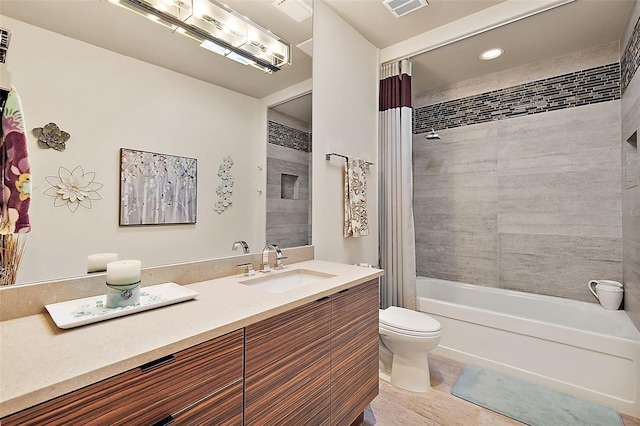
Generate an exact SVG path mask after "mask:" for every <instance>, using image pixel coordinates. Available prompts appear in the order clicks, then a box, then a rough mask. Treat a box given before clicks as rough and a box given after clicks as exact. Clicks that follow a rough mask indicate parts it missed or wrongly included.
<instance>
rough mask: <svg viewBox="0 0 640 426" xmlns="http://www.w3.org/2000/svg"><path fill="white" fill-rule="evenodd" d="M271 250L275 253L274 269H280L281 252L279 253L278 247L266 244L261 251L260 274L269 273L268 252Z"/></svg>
mask: <svg viewBox="0 0 640 426" xmlns="http://www.w3.org/2000/svg"><path fill="white" fill-rule="evenodd" d="M271 250H273V251H274V252H275V253H276V268H277V269H280V268H282V251H280V247H278V246H277V245H275V244H267V245H266V246H264V248H263V249H262V272H271V266H269V251H271Z"/></svg>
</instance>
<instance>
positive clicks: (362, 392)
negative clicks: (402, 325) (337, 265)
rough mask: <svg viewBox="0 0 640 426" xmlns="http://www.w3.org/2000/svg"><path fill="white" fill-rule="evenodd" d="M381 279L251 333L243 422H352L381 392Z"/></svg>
mask: <svg viewBox="0 0 640 426" xmlns="http://www.w3.org/2000/svg"><path fill="white" fill-rule="evenodd" d="M378 307H379V299H378V280H377V279H376V280H372V281H369V282H367V283H364V284H361V285H358V286H356V287H353V288H350V289H348V290H344V291H341V292H339V293H337V294H334V295H332V296H331V297H325V298H323V299H320V300H318V301H316V302H312V303H310V304H307V305H304V306H301V307H299V308H296V309H293V310H291V311H288V312H285V313H283V314H280V315H277V316H275V317H272V318H269V319H267V320H265V321H261V322H259V323H257V324H254V325H251V326H248V327H247V328H246V341H245V345H246V352H245V424H246V425H248V426H249V425H274V424H286V425H314V426H317V425H335V426H346V425H349V424H351V423H352V422H353V421H354V420H355V419H356V418H357V417H358V416H359V415H360V414H361V413H362V412H363V411H364V409H365V408H366V407H367V406H368V405H369V403H371V401H372V400H373V399H374V398H375V397H376V395H377V394H378Z"/></svg>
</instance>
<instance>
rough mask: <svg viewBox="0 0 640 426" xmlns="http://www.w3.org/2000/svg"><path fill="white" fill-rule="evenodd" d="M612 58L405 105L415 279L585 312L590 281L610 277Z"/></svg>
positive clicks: (615, 203) (614, 244) (614, 240)
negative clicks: (410, 118) (522, 295)
mask: <svg viewBox="0 0 640 426" xmlns="http://www.w3.org/2000/svg"><path fill="white" fill-rule="evenodd" d="M618 59H619V52H618V45H617V43H615V44H611V45H606V46H598V47H595V48H591V49H588V50H585V51H581V52H575V53H573V54H571V55H566V56H564V57H558V58H553V59H550V60H546V61H541V62H536V63H534V64H528V65H527V66H526V67H522V68H519V69H512V70H509V71H504V72H501V73H497V74H492V75H488V76H485V77H484V78H482V79H474V81H473V84H469V82H463V83H460V84H459V85H456V87H447V88H443V89H441V90H439V91H438V92H437V93H427V94H422V95H418V96H416V99H415V100H414V106H415V111H416V112H415V122H414V129H415V132H416V133H415V134H414V138H413V147H414V148H413V150H414V214H415V221H416V253H417V269H418V274H419V275H425V276H430V277H436V278H442V279H449V280H456V281H462V282H467V283H472V284H480V285H485V286H491V287H500V288H506V289H514V290H520V291H527V292H532V293H540V294H548V295H554V296H560V297H566V298H571V299H576V300H584V301H590V302H595V301H596V300H595V298H594V297H593V296H592V295H591V293H590V292H589V290H588V289H587V282H588V281H589V280H590V279H596V278H608V279H614V280H619V281H620V280H621V279H622V227H621V221H622V220H621V217H620V214H619V212H620V211H621V208H622V203H621V187H620V179H621V158H620V140H621V136H620V100H619V98H620V86H619V84H620V80H619V78H620V77H619V72H618V71H617V70H619V65H618V63H617V61H618ZM474 91H475V93H474ZM434 100H436V102H434ZM434 104H435V105H434ZM454 105H456V106H455V107H454ZM487 105H490V109H491V111H489V112H488V113H487V111H484V109H485V106H487ZM456 108H458V111H456V110H455V109H456ZM428 111H431V112H430V113H428ZM443 111H448V113H447V114H444V115H443ZM447 115H448V116H449V118H451V120H448V119H447V118H448V117H447ZM483 117H489V118H488V119H484V118H483ZM431 121H433V124H432V123H431ZM443 123H448V125H442V124H443ZM431 126H434V127H435V128H436V130H438V133H439V134H440V136H441V138H442V139H441V140H436V141H427V140H426V139H425V138H424V133H423V132H425V131H427V130H429V129H430V128H431ZM447 127H449V128H447ZM440 129H443V130H440Z"/></svg>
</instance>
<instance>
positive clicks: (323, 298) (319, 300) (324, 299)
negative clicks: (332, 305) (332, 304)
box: [316, 296, 331, 303]
mask: <svg viewBox="0 0 640 426" xmlns="http://www.w3.org/2000/svg"><path fill="white" fill-rule="evenodd" d="M329 299H331V297H330V296H325V297H321V298H320V299H318V300H316V302H318V303H322V302H324V301H326V300H329Z"/></svg>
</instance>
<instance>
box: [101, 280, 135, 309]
mask: <svg viewBox="0 0 640 426" xmlns="http://www.w3.org/2000/svg"><path fill="white" fill-rule="evenodd" d="M107 287H108V290H107V308H123V307H125V306H134V305H138V304H139V303H140V281H138V282H137V283H132V284H109V283H107Z"/></svg>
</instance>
